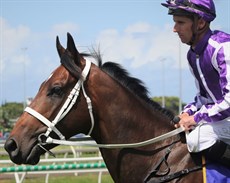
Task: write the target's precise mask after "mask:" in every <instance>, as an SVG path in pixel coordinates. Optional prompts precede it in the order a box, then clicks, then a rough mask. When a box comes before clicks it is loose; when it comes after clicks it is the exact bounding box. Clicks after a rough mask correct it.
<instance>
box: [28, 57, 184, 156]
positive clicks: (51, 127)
mask: <svg viewBox="0 0 230 183" xmlns="http://www.w3.org/2000/svg"><path fill="white" fill-rule="evenodd" d="M90 67H91V62H90V61H89V60H86V65H85V68H84V69H83V71H82V78H83V79H79V80H78V82H77V83H76V85H75V86H74V88H73V89H72V91H71V92H70V94H69V96H68V98H67V99H66V101H65V103H64V105H63V106H62V108H61V109H60V111H59V112H58V114H57V116H56V117H55V119H54V120H53V121H52V122H51V121H50V120H48V119H47V118H46V117H44V116H43V115H41V114H40V113H38V112H37V111H35V110H34V109H32V108H30V107H26V108H25V110H24V111H25V112H27V113H29V114H30V115H32V116H34V117H35V118H37V119H38V120H39V121H41V122H42V123H44V124H45V125H46V126H47V127H48V128H47V131H46V132H45V133H43V134H40V135H39V137H38V141H39V144H38V145H39V146H40V147H41V148H42V149H44V150H45V151H47V152H48V153H50V154H51V155H53V153H52V152H50V151H48V150H47V149H45V148H44V147H43V145H45V144H59V145H61V144H62V145H72V146H74V145H77V146H91V147H99V148H110V149H111V148H134V147H141V146H145V145H149V144H153V143H156V142H159V141H161V140H164V139H166V138H169V137H172V136H174V135H177V134H179V133H181V132H182V131H184V129H183V128H181V127H180V128H177V129H175V130H173V131H171V132H168V133H166V134H163V135H160V136H158V137H155V138H152V139H149V140H146V141H142V142H137V143H129V144H95V143H85V142H73V141H67V140H66V139H65V136H64V135H62V133H61V132H60V131H59V130H58V129H57V128H56V127H55V126H56V125H57V123H58V122H60V121H61V120H62V119H63V118H64V117H65V116H66V115H67V113H68V112H69V111H70V110H71V108H72V107H73V105H74V104H75V102H76V100H77V98H78V96H79V93H80V90H81V88H82V91H83V94H84V97H85V98H86V102H87V105H88V110H89V114H90V118H91V128H90V130H89V132H88V135H90V134H91V133H92V131H93V128H94V117H93V111H92V103H91V99H90V98H89V97H88V96H87V94H86V92H85V88H84V81H85V79H86V77H87V76H88V74H89V70H90ZM52 131H53V132H55V133H56V134H57V135H58V136H59V138H60V139H53V138H51V137H50V136H49V135H50V133H51V132H52ZM43 137H44V139H45V140H44V139H43Z"/></svg>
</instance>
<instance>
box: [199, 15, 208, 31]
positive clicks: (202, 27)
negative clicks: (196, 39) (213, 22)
mask: <svg viewBox="0 0 230 183" xmlns="http://www.w3.org/2000/svg"><path fill="white" fill-rule="evenodd" d="M207 27H209V23H208V22H206V21H205V20H204V19H203V18H199V20H198V22H197V31H201V32H202V31H203V30H205V29H206V28H207Z"/></svg>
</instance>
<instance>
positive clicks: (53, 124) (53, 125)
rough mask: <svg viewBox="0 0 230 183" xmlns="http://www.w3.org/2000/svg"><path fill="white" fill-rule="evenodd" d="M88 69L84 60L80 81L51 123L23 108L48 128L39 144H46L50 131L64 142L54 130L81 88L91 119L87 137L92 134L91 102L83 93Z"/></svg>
mask: <svg viewBox="0 0 230 183" xmlns="http://www.w3.org/2000/svg"><path fill="white" fill-rule="evenodd" d="M90 67H91V62H90V61H89V60H86V65H85V68H84V69H83V71H82V74H81V75H82V79H79V80H78V82H77V83H76V85H75V86H74V88H73V89H72V91H71V92H70V94H69V96H68V97H67V99H66V101H65V103H64V104H63V106H62V108H61V109H60V111H59V112H58V114H57V115H56V117H55V118H54V120H53V121H52V122H51V121H50V120H48V119H47V118H46V117H44V116H43V115H41V114H40V113H38V112H37V111H35V110H34V109H32V108H30V107H26V108H25V110H24V111H25V112H27V113H29V114H30V115H32V116H34V117H35V118H37V119H38V120H39V121H41V122H42V123H44V124H45V125H46V126H47V127H48V128H47V130H46V132H45V133H44V134H41V135H40V136H39V139H38V140H39V141H40V143H41V144H45V143H48V141H47V139H48V138H50V137H49V135H50V133H51V132H52V131H53V132H55V133H56V134H57V135H58V137H59V138H60V139H61V140H65V136H64V135H62V133H61V132H60V131H59V130H58V129H57V128H56V125H57V123H58V122H60V121H61V120H62V119H63V118H64V117H65V116H66V115H67V114H68V112H69V111H70V110H71V108H72V107H73V106H74V104H75V102H76V101H77V98H78V96H79V93H80V90H81V88H82V91H83V94H84V97H85V99H86V102H87V105H88V110H89V114H90V118H91V128H90V130H89V132H88V135H90V134H91V133H92V131H93V128H94V117H93V110H92V102H91V99H90V98H89V97H88V96H87V94H86V92H85V88H84V81H85V79H86V78H87V76H88V74H89V70H90ZM42 137H45V141H44V140H42Z"/></svg>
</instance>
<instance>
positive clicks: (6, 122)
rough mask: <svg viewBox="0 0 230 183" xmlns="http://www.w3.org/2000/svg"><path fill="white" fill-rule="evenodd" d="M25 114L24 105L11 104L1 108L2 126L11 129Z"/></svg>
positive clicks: (0, 121)
mask: <svg viewBox="0 0 230 183" xmlns="http://www.w3.org/2000/svg"><path fill="white" fill-rule="evenodd" d="M22 112H23V103H17V102H10V103H5V104H3V105H2V106H0V126H2V127H3V128H10V127H11V126H12V121H15V119H17V118H18V117H19V116H20V115H21V114H22Z"/></svg>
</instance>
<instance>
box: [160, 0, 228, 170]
mask: <svg viewBox="0 0 230 183" xmlns="http://www.w3.org/2000/svg"><path fill="white" fill-rule="evenodd" d="M162 5H163V6H165V7H167V8H168V14H169V15H172V16H173V20H174V22H175V24H174V28H173V31H174V32H175V33H177V34H178V36H179V38H180V40H181V42H182V43H185V44H188V45H190V49H189V51H188V54H187V59H188V63H189V67H190V70H191V72H192V74H193V76H194V78H195V84H196V87H197V95H196V96H195V98H194V101H193V102H191V103H189V104H188V105H187V106H185V108H184V109H183V112H182V113H181V114H180V115H179V117H180V121H179V123H178V124H176V125H175V127H176V128H178V127H182V128H184V129H185V131H187V133H186V140H187V145H188V150H189V151H190V152H200V151H204V152H206V155H207V156H206V157H208V158H212V159H213V160H221V161H224V162H227V161H228V166H230V163H229V162H230V161H229V159H230V157H229V155H228V156H226V154H227V151H229V145H230V35H229V34H227V33H224V32H222V31H217V30H216V31H212V30H211V29H210V23H211V22H212V21H213V20H214V19H215V17H216V10H215V5H214V2H213V0H168V1H166V3H162ZM226 22H229V20H226Z"/></svg>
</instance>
